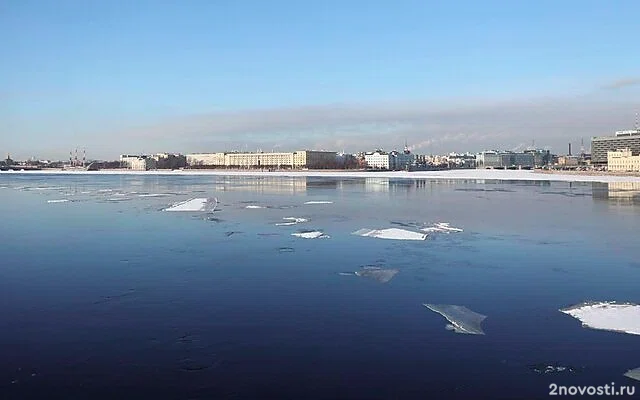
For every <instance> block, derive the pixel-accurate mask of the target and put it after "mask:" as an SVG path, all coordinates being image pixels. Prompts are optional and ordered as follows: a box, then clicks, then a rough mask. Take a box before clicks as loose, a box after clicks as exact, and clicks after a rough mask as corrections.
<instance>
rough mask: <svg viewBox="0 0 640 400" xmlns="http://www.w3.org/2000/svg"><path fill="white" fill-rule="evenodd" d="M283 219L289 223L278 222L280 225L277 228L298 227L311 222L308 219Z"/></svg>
mask: <svg viewBox="0 0 640 400" xmlns="http://www.w3.org/2000/svg"><path fill="white" fill-rule="evenodd" d="M282 219H283V220H285V221H287V222H278V223H276V225H277V226H289V225H297V224H301V223H303V222H307V221H309V220H308V219H306V218H297V217H284V218H282Z"/></svg>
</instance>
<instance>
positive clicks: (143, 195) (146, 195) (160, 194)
mask: <svg viewBox="0 0 640 400" xmlns="http://www.w3.org/2000/svg"><path fill="white" fill-rule="evenodd" d="M134 193H135V192H131V194H134ZM166 196H171V195H170V194H168V193H146V194H139V195H138V197H166Z"/></svg>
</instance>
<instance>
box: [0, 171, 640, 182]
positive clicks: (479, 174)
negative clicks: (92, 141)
mask: <svg viewBox="0 0 640 400" xmlns="http://www.w3.org/2000/svg"><path fill="white" fill-rule="evenodd" d="M0 174H14V175H15V174H29V175H47V174H59V175H79V174H83V175H167V176H179V175H187V176H198V175H206V176H211V175H217V176H263V177H264V176H269V177H280V176H282V177H305V176H309V177H334V178H393V179H454V180H455V179H467V180H485V179H486V180H525V181H562V182H604V183H609V182H640V177H637V176H635V177H634V176H611V175H571V174H563V173H561V172H559V173H538V172H535V171H530V170H496V169H461V170H450V171H415V172H406V171H396V172H393V171H389V172H364V171H346V170H345V171H276V172H261V171H226V170H178V171H168V170H165V171H130V170H102V171H63V170H40V171H2V172H0Z"/></svg>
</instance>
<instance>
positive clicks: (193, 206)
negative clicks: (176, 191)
mask: <svg viewBox="0 0 640 400" xmlns="http://www.w3.org/2000/svg"><path fill="white" fill-rule="evenodd" d="M206 207H207V199H204V198H197V199H190V200H187V201H183V202H180V203H176V204H174V205H172V206H171V207H168V208H165V209H164V210H163V211H205V210H206Z"/></svg>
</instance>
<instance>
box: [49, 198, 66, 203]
mask: <svg viewBox="0 0 640 400" xmlns="http://www.w3.org/2000/svg"><path fill="white" fill-rule="evenodd" d="M68 201H69V200H68V199H59V200H47V203H66V202H68Z"/></svg>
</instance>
